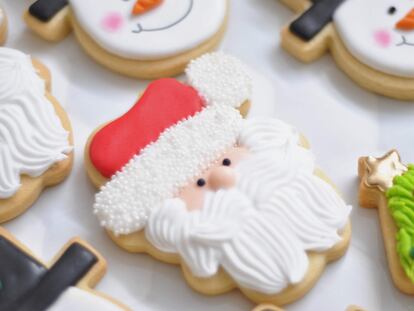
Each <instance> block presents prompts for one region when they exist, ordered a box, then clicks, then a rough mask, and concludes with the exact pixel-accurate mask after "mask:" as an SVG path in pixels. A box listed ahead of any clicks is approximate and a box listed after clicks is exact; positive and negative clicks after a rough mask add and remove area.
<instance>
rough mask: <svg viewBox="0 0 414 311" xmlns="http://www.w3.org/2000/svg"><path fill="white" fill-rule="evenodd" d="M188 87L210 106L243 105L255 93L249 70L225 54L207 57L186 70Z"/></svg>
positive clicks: (219, 53) (203, 57) (194, 62)
mask: <svg viewBox="0 0 414 311" xmlns="http://www.w3.org/2000/svg"><path fill="white" fill-rule="evenodd" d="M186 74H187V78H188V84H190V85H191V86H192V87H194V88H195V89H196V90H197V91H198V92H199V93H200V95H201V96H202V97H203V98H204V99H205V100H206V102H207V104H208V105H217V104H220V105H227V106H232V107H239V106H241V105H242V104H243V103H244V102H245V101H246V100H248V99H249V98H250V96H251V94H252V80H251V77H250V75H249V73H248V71H247V68H246V67H245V66H244V65H243V63H242V62H241V61H240V60H238V59H237V58H235V57H233V56H230V55H226V54H224V53H222V52H216V53H210V54H205V55H203V56H201V57H199V58H197V59H195V60H193V61H191V63H190V64H189V65H188V67H187V69H186Z"/></svg>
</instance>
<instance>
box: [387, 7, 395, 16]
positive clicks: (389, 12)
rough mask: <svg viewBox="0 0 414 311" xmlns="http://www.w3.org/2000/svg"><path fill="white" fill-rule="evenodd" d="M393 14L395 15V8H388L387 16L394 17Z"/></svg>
mask: <svg viewBox="0 0 414 311" xmlns="http://www.w3.org/2000/svg"><path fill="white" fill-rule="evenodd" d="M395 13H397V8H396V7H395V6H390V7H389V8H388V14H389V15H394V14H395Z"/></svg>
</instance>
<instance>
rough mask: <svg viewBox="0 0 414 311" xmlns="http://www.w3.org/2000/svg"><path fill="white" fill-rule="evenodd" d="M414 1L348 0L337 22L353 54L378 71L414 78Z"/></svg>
mask: <svg viewBox="0 0 414 311" xmlns="http://www.w3.org/2000/svg"><path fill="white" fill-rule="evenodd" d="M413 9H414V2H413V1H412V0H399V1H393V0H346V1H345V2H344V3H343V4H342V5H341V6H340V7H339V8H338V10H337V11H336V12H335V15H334V24H335V28H336V29H337V31H338V33H339V36H340V39H341V40H342V41H343V43H344V44H345V46H346V47H347V49H348V50H349V51H350V52H351V54H352V55H353V56H354V57H356V58H357V59H358V60H359V61H361V62H362V63H364V64H366V65H368V66H369V67H372V68H374V69H376V70H378V71H381V72H385V73H388V74H391V75H396V76H402V77H414V56H413V55H414V54H413V52H414V11H413Z"/></svg>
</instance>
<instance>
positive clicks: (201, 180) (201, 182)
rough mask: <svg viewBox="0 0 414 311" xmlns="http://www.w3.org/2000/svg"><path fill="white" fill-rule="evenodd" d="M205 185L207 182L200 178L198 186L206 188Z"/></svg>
mask: <svg viewBox="0 0 414 311" xmlns="http://www.w3.org/2000/svg"><path fill="white" fill-rule="evenodd" d="M205 185H206V181H205V180H204V178H200V179H199V180H197V186H199V187H204V186H205Z"/></svg>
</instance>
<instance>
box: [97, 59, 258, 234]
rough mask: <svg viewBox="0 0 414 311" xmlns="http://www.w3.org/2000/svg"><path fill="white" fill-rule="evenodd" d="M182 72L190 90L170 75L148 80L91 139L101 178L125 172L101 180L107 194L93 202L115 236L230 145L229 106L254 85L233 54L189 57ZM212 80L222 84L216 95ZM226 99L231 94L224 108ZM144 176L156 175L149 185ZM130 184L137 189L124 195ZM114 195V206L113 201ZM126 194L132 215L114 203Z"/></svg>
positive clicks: (233, 116)
mask: <svg viewBox="0 0 414 311" xmlns="http://www.w3.org/2000/svg"><path fill="white" fill-rule="evenodd" d="M220 69H221V70H220ZM202 70H205V72H206V79H205V80H204V81H203V80H202V79H201V76H202ZM187 75H188V80H189V84H190V85H192V86H193V87H191V86H189V85H184V84H182V83H181V82H178V81H177V80H174V79H161V80H157V81H154V82H152V83H151V84H150V85H149V87H148V88H147V90H146V91H145V93H144V94H143V96H142V97H141V98H140V99H139V100H138V102H137V104H136V105H135V106H134V107H133V108H132V109H131V110H130V111H129V112H128V113H126V114H125V115H124V116H122V117H120V118H119V119H117V120H115V121H113V122H111V123H110V124H108V125H107V126H105V127H104V128H103V129H101V130H100V131H99V132H98V133H97V134H96V135H95V136H94V138H93V140H92V142H91V144H90V148H89V156H90V159H91V162H92V164H93V166H94V167H95V168H96V169H97V170H98V171H99V172H100V173H101V174H102V175H103V176H104V177H107V178H110V177H112V176H114V175H115V176H118V175H122V176H125V182H122V183H119V181H115V182H114V183H111V182H109V183H108V184H107V185H105V189H107V191H103V192H102V193H101V194H98V195H97V198H96V204H95V213H96V214H97V215H98V217H99V219H100V220H101V223H102V225H103V226H104V227H106V228H108V229H110V230H112V231H113V232H115V233H116V234H129V233H132V232H134V231H138V230H140V229H142V228H143V227H144V225H145V223H146V221H147V217H148V215H149V211H150V210H151V209H153V208H154V207H155V206H157V205H158V204H160V203H161V202H162V201H163V200H164V199H165V198H167V197H170V196H172V195H176V194H177V192H178V190H179V189H180V188H181V187H183V186H184V185H185V184H186V183H188V182H189V180H191V178H193V177H194V176H196V175H197V174H199V173H201V172H202V171H203V170H204V169H206V168H207V166H208V164H209V163H210V162H211V161H213V160H214V159H216V158H218V157H219V156H220V155H221V154H222V153H223V152H224V151H225V150H226V149H227V148H229V147H231V146H233V145H234V144H235V135H236V133H237V131H238V127H239V124H240V120H241V116H240V113H239V112H238V111H237V110H235V109H233V107H232V106H240V105H241V104H243V102H245V101H246V100H248V99H249V96H250V92H251V88H252V87H251V85H252V84H251V79H250V77H249V75H248V73H247V70H246V69H245V68H244V66H243V65H242V64H241V63H240V62H239V61H238V60H237V59H235V58H234V57H231V56H228V55H226V54H223V53H212V54H206V55H204V56H202V57H200V58H199V59H197V60H195V61H193V62H191V64H190V65H189V67H188V70H187ZM214 76H216V77H217V78H216V79H214ZM217 81H219V82H220V83H222V84H223V85H224V86H225V87H227V89H225V90H223V91H222V92H221V93H220V92H219V87H218V84H217ZM200 90H201V91H200ZM226 98H232V100H231V101H230V102H229V104H228V105H226V104H225V101H224V100H225V99H226ZM236 101H239V103H238V105H237V102H236ZM183 103H185V104H183ZM159 111H163V113H162V114H161V113H159ZM165 116H168V118H166V117H165ZM212 138H214V139H212ZM124 141H128V142H129V143H128V144H123V143H122V142H124ZM210 141H211V142H210ZM165 154H168V155H170V157H169V158H168V159H169V161H163V159H165V158H166V157H165ZM173 155H175V156H173ZM184 159H186V160H184ZM158 162H159V164H156V163H158ZM127 163H128V165H126V164H127ZM116 172H118V173H116ZM137 172H138V173H139V174H137ZM185 172H186V173H185ZM115 173H116V174H115ZM147 176H157V177H156V179H157V180H156V181H154V183H149V182H148V181H147V179H148V178H147ZM130 183H134V184H135V185H136V189H135V190H133V191H132V192H131V193H130V194H129V195H128V196H125V195H124V194H125V193H124V191H125V189H126V188H128V185H129V184H130ZM124 188H125V189H124ZM137 189H141V190H140V191H137ZM131 196H134V197H136V199H133V198H132V197H131ZM115 197H116V198H117V199H116V200H115V201H119V202H120V204H119V205H117V206H114V205H112V204H111V202H112V201H113V199H114V198H115ZM126 197H129V198H128V199H127V200H128V201H129V200H134V201H135V202H136V204H138V205H139V207H137V208H136V210H137V211H139V212H137V213H134V215H133V216H132V218H131V215H130V214H129V213H128V211H129V210H130V208H129V203H126V202H124V203H121V201H120V200H121V199H122V198H126ZM144 197H145V199H143V198H144ZM138 198H139V199H138ZM129 202H132V201H129ZM107 215H111V216H110V217H109V218H108V217H107ZM114 215H117V216H115V217H114ZM126 219H130V221H129V222H128V224H126V223H125V220H126Z"/></svg>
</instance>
